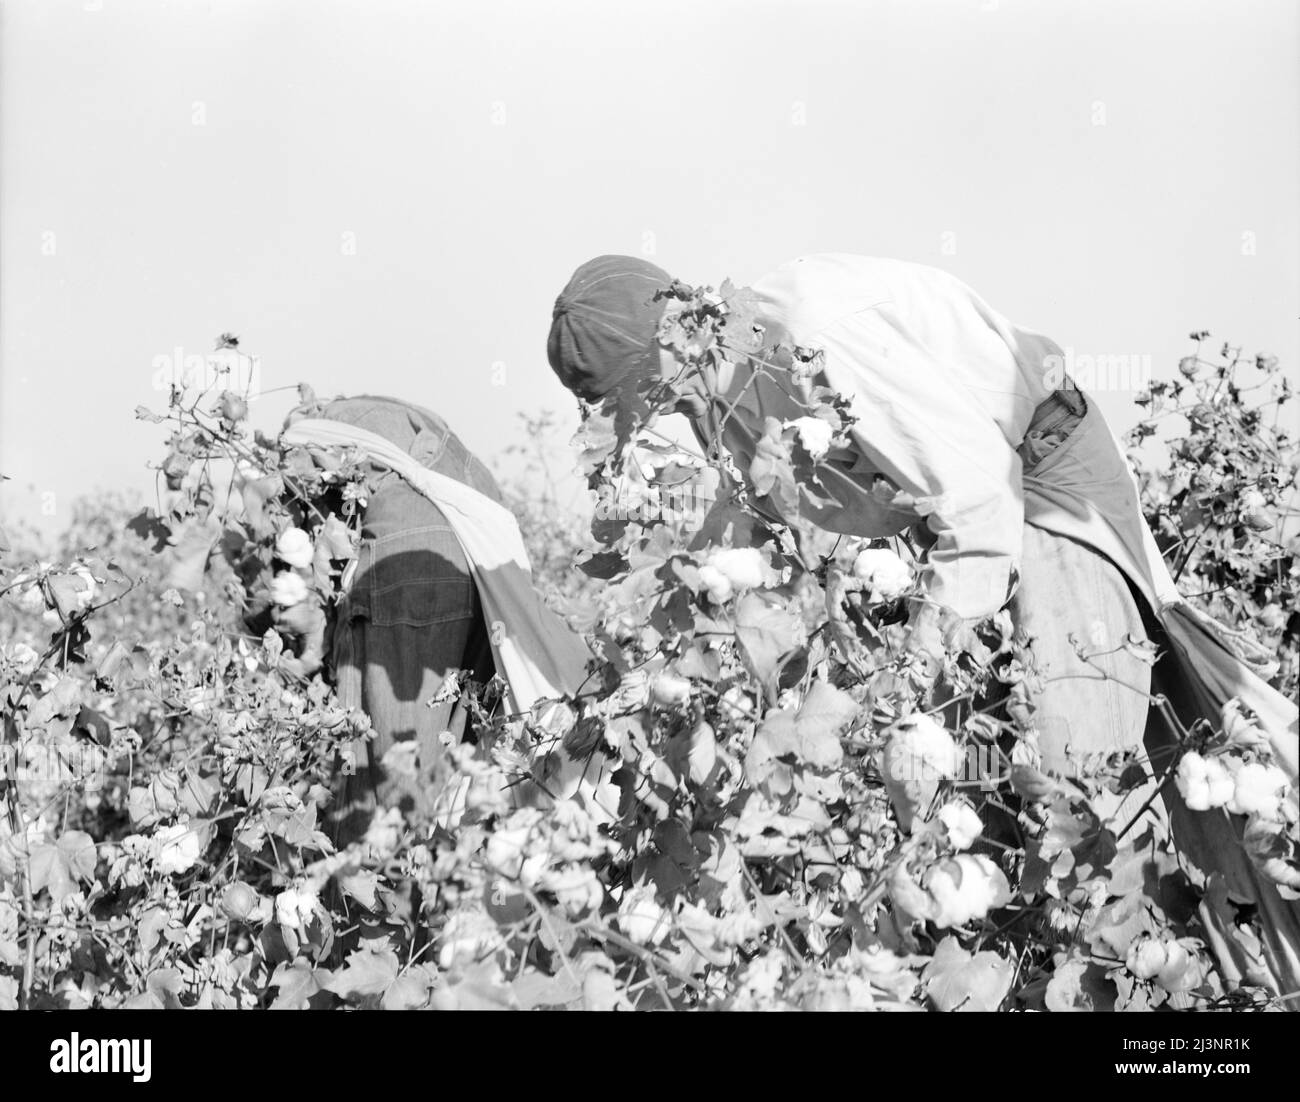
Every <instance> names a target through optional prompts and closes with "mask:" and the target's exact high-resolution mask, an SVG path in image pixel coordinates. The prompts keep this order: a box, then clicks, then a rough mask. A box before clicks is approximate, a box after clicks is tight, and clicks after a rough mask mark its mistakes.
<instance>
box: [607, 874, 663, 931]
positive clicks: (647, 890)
mask: <svg viewBox="0 0 1300 1102" xmlns="http://www.w3.org/2000/svg"><path fill="white" fill-rule="evenodd" d="M668 926H669V922H668V916H667V913H666V912H665V911H664V909H663V908H662V907H661V906H659V904H658V902H657V901H656V900H655V890H654V887H653V886H652V885H649V884H642V885H638V886H637V887H634V888H628V889H627V891H625V892H624V893H623V898H622V900H621V901H620V902H619V905H618V928H619V929H620V930H622V931H623V933H624V934H625V935H626V936H627V939H628V940H629V941H634V942H636V944H637V945H657V944H659V942H661V941H663V939H664V936H665V935H666V934H667V933H668Z"/></svg>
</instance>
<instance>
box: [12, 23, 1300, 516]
mask: <svg viewBox="0 0 1300 1102" xmlns="http://www.w3.org/2000/svg"><path fill="white" fill-rule="evenodd" d="M1298 55H1300V5H1297V4H1296V3H1295V2H1294V0H1054V2H1045V0H1037V2H1029V0H942V2H940V0H931V2H922V0H915V2H891V0H876V2H867V0H858V2H854V3H837V2H829V0H801V2H798V3H795V2H793V0H785V2H779V3H778V2H771V0H745V2H743V3H741V2H738V0H654V2H642V0H636V2H623V0H599V2H596V0H591V2H587V0H583V2H578V0H546V2H545V3H537V2H525V0H474V2H472V3H470V2H463V3H457V4H451V3H443V2H426V3H415V2H413V0H406V2H400V3H398V2H393V0H302V2H299V0H257V2H244V0H221V2H206V3H204V2H197V0H195V2H186V3H181V2H175V0H173V2H166V0H66V2H65V0H8V2H5V3H3V4H2V5H0V472H3V473H4V474H6V475H8V476H9V478H10V481H8V482H5V483H3V484H2V485H0V519H3V520H5V521H14V520H21V521H26V522H28V523H30V524H32V525H35V526H36V527H38V528H41V529H43V530H46V531H51V530H53V529H56V528H58V527H60V526H61V525H62V524H63V523H65V522H66V520H67V518H68V516H69V507H70V505H71V503H72V501H73V500H74V499H75V498H76V497H77V496H78V495H82V494H88V493H94V492H100V491H105V490H127V491H131V492H138V493H140V494H142V495H147V496H149V497H152V493H153V486H154V474H153V472H152V471H151V470H150V469H149V464H150V463H154V464H156V463H158V462H160V461H161V458H162V454H163V448H162V437H163V433H162V430H160V429H159V428H158V427H157V426H151V425H147V424H145V423H143V422H140V421H137V420H135V418H134V416H133V412H132V411H133V410H134V408H135V407H136V406H137V405H139V404H145V405H151V406H153V407H154V408H161V407H162V405H164V404H165V401H166V393H165V391H163V390H159V389H158V380H159V378H160V370H159V369H160V365H163V366H165V365H167V364H169V363H171V362H173V361H175V360H177V359H180V360H182V361H183V359H184V357H185V356H191V355H196V354H200V355H201V354H204V353H207V352H209V351H211V350H212V348H213V340H214V338H215V337H216V336H217V334H219V333H222V332H232V333H235V334H237V335H238V336H239V338H240V342H241V348H243V349H246V350H248V351H250V352H252V353H255V354H256V355H257V356H258V357H259V364H260V386H261V388H262V389H263V390H264V391H275V392H274V393H267V394H266V395H265V396H264V397H262V398H261V399H260V400H259V401H257V402H256V403H254V407H253V419H254V423H255V424H257V425H259V426H260V427H262V428H264V429H267V430H273V429H274V428H276V427H278V425H279V424H280V422H281V420H282V418H283V416H284V413H285V412H286V411H287V409H288V408H289V407H290V406H291V405H292V404H293V399H292V392H291V391H279V390H276V388H280V387H292V386H293V385H294V384H296V383H298V382H299V381H307V382H309V383H311V384H312V385H313V386H314V388H315V389H316V391H317V393H319V394H322V395H334V394H340V393H352V394H355V393H379V394H391V395H395V396H397V397H402V398H407V399H410V400H411V401H414V402H416V403H418V404H421V405H425V406H428V407H430V408H432V409H434V410H437V411H438V412H439V413H441V414H442V415H443V416H444V417H446V418H447V420H448V421H449V422H450V423H451V425H452V427H453V428H454V429H455V430H456V431H457V432H458V434H459V435H460V436H461V437H462V439H464V441H465V442H466V443H467V444H468V445H469V446H470V447H471V448H472V449H474V450H475V451H476V452H478V453H479V454H480V455H481V456H483V457H484V458H485V459H488V460H492V459H493V457H499V458H501V453H502V451H503V449H504V448H505V447H506V446H507V445H508V444H510V443H511V442H512V441H513V440H516V439H517V438H518V435H519V429H518V415H519V414H521V413H532V414H535V413H537V412H539V411H541V410H550V411H552V412H554V413H555V414H556V415H557V420H558V421H559V424H560V439H561V440H563V439H567V437H568V435H569V434H570V433H571V431H572V429H573V428H574V427H576V423H577V416H576V410H575V407H574V403H573V400H572V399H571V398H570V397H569V395H568V394H567V392H565V391H564V390H563V389H562V388H561V386H560V385H559V383H558V382H557V381H556V380H555V379H554V377H553V376H552V374H551V372H550V370H549V368H548V366H547V363H546V355H545V339H546V332H547V328H548V325H549V320H550V311H551V307H552V304H553V302H554V299H555V296H556V294H557V293H558V292H559V290H560V289H561V287H562V286H563V284H564V283H565V281H566V280H567V279H568V277H569V275H570V274H571V272H572V271H573V269H574V268H575V267H576V266H577V265H578V264H580V263H581V262H582V261H584V260H586V259H587V258H589V257H591V256H593V255H597V254H600V253H608V252H619V253H629V254H635V255H642V256H646V257H647V258H649V259H651V260H653V261H654V262H655V263H657V264H659V265H661V266H662V267H664V268H667V269H668V270H669V271H671V272H672V273H673V274H675V275H677V276H679V277H680V278H683V279H686V280H688V281H689V282H694V283H711V284H714V285H716V284H718V283H720V282H721V281H722V279H723V278H726V277H730V278H732V279H733V280H734V281H736V282H737V283H741V284H743V283H746V282H750V281H752V280H754V279H756V278H758V277H759V276H760V275H762V274H763V273H764V272H765V271H767V270H769V269H771V268H774V267H776V266H777V265H778V264H780V263H782V262H784V261H786V260H788V259H790V258H792V257H795V256H799V255H803V254H807V253H814V252H823V251H833V252H858V253H866V254H873V255H879V256H893V257H898V258H901V259H905V260H912V261H918V262H921V263H926V264H933V265H936V266H939V267H943V268H946V269H948V270H950V271H952V272H953V273H955V274H956V275H958V276H959V277H960V278H962V279H963V280H965V281H966V282H968V283H969V284H971V285H972V286H973V287H975V288H976V290H978V291H979V292H980V294H981V295H982V296H983V297H984V298H985V299H986V300H988V301H989V302H990V303H991V304H992V305H993V306H994V307H995V308H996V309H997V310H999V311H1000V312H1001V313H1003V314H1004V315H1006V316H1007V317H1009V318H1011V319H1012V320H1013V321H1015V322H1016V323H1017V324H1020V325H1023V326H1027V327H1029V328H1032V329H1036V330H1039V331H1041V332H1045V333H1047V334H1048V335H1050V336H1051V337H1053V338H1054V339H1055V340H1056V341H1057V342H1058V343H1059V344H1060V345H1062V346H1063V347H1065V348H1067V349H1069V350H1073V352H1074V353H1076V354H1079V355H1128V356H1132V357H1134V358H1135V361H1134V362H1141V357H1150V360H1149V363H1150V366H1151V370H1152V372H1153V373H1154V375H1155V376H1156V377H1163V376H1167V375H1170V374H1172V372H1173V370H1174V367H1175V365H1176V363H1177V360H1178V358H1179V357H1180V356H1182V355H1184V354H1186V352H1187V351H1189V348H1190V346H1189V343H1188V341H1187V334H1188V332H1190V331H1191V330H1193V329H1208V330H1210V331H1211V332H1212V333H1214V334H1215V335H1216V337H1223V338H1229V339H1231V340H1233V341H1234V342H1239V343H1242V344H1244V345H1245V346H1246V349H1247V351H1248V352H1256V351H1259V352H1267V353H1271V354H1275V355H1277V356H1279V357H1280V358H1281V360H1282V363H1283V365H1284V367H1285V368H1286V369H1287V370H1290V371H1294V370H1295V365H1296V362H1297V353H1300V336H1298V333H1297V325H1296V319H1297V317H1298V316H1300V309H1298V307H1300V204H1298V203H1297V196H1300V179H1298V176H1300V165H1298V154H1300V141H1298V140H1297V139H1298V138H1300V94H1298V93H1300V57H1298ZM178 350H179V351H178ZM1096 396H1097V398H1098V401H1099V404H1100V405H1101V407H1102V409H1103V410H1104V411H1105V413H1106V414H1107V416H1108V417H1109V418H1110V420H1111V422H1112V424H1113V425H1114V426H1115V427H1116V428H1117V429H1122V428H1124V427H1126V426H1127V425H1128V424H1131V423H1132V422H1133V421H1134V420H1135V418H1136V412H1137V411H1136V409H1135V407H1133V405H1132V402H1131V397H1132V394H1131V392H1130V391H1123V390H1115V391H1107V392H1105V393H1100V394H1097V395H1096ZM502 461H503V462H504V463H505V469H506V470H507V471H508V470H509V469H510V464H511V463H512V462H515V463H517V462H518V460H512V459H511V458H509V457H503V458H502ZM575 481H576V480H575Z"/></svg>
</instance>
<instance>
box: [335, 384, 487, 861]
mask: <svg viewBox="0 0 1300 1102" xmlns="http://www.w3.org/2000/svg"><path fill="white" fill-rule="evenodd" d="M325 415H326V416H327V417H331V418H333V419H335V420H341V421H346V422H348V423H351V424H356V425H359V426H360V427H362V428H365V429H367V430H369V431H371V432H375V433H378V434H379V435H382V436H384V437H386V438H387V439H390V440H392V441H393V442H394V443H397V444H399V445H400V446H402V447H404V448H406V449H407V450H408V451H410V452H411V454H413V455H417V456H418V457H419V458H420V460H421V462H422V463H424V464H425V465H426V466H428V467H430V468H431V469H434V470H439V471H440V472H441V473H445V474H448V475H450V476H451V477H454V478H457V479H458V480H460V481H463V482H466V483H467V484H469V485H472V486H474V487H475V488H476V489H479V490H480V492H483V493H487V494H488V495H489V496H492V497H494V498H499V491H498V490H497V488H496V484H495V482H494V481H492V478H491V476H490V475H489V474H488V473H487V471H486V469H485V468H483V466H482V464H481V463H479V461H478V460H477V459H475V458H474V457H473V456H472V455H471V454H470V453H469V452H468V451H467V450H466V449H465V448H464V446H463V445H462V444H461V443H460V441H459V440H457V439H456V437H455V436H454V435H452V434H451V433H450V431H449V430H448V429H447V428H446V426H445V424H443V423H442V422H441V421H440V420H439V419H437V418H436V417H435V416H434V415H433V414H430V413H428V412H427V411H425V410H421V409H419V408H418V407H413V406H409V405H407V404H406V403H400V402H396V401H393V400H392V399H382V398H357V399H347V400H341V401H339V402H335V403H332V404H331V405H330V406H328V407H327V408H326V410H325ZM369 483H370V494H369V499H368V501H367V504H366V510H365V514H364V517H363V523H362V531H361V542H360V546H359V549H358V555H357V561H356V566H355V568H354V573H353V576H352V580H351V584H350V585H349V586H348V591H347V595H346V597H345V598H344V600H343V601H342V603H341V604H340V607H339V612H338V616H337V618H336V623H335V625H334V636H333V645H332V657H333V661H332V665H333V669H334V677H335V684H336V688H337V691H338V694H339V698H340V700H341V701H342V702H343V703H344V704H348V705H355V706H359V707H361V708H362V709H364V711H365V712H366V714H367V715H368V716H369V717H370V722H371V727H372V728H373V730H374V737H373V739H372V740H371V741H370V742H369V743H368V744H358V746H357V747H356V748H355V749H354V759H355V760H354V763H353V764H352V766H351V767H350V772H348V773H347V774H345V776H344V777H343V778H342V783H341V785H340V792H339V794H338V802H337V803H336V806H335V811H334V820H335V825H336V840H337V841H339V842H341V843H343V844H346V842H347V841H350V840H352V839H353V838H355V837H357V836H358V835H359V834H360V833H362V832H363V831H364V829H365V826H366V825H367V823H368V822H369V820H370V818H371V816H372V815H373V813H374V811H375V810H376V809H377V808H383V807H399V808H401V809H402V810H404V811H408V812H409V811H420V810H423V811H427V810H428V809H429V808H430V807H431V806H432V803H433V800H434V799H435V798H436V796H437V793H438V790H439V789H440V787H441V781H442V779H443V776H444V774H445V772H446V764H445V759H446V747H447V746H448V745H450V744H452V743H454V742H458V741H460V740H461V738H463V737H464V735H465V733H466V728H467V723H468V714H467V712H466V710H465V709H464V708H463V707H462V706H461V705H460V703H459V700H458V697H453V698H452V699H450V700H446V701H442V702H438V703H434V702H433V699H434V697H436V696H437V695H438V691H439V689H441V688H442V687H443V684H444V682H445V680H446V678H447V676H448V675H449V674H450V673H452V672H453V671H455V670H461V669H464V670H469V671H471V672H472V675H473V677H474V678H475V679H476V680H480V681H486V680H487V679H489V678H490V677H491V676H492V673H493V664H492V652H491V646H490V643H489V639H488V634H487V627H486V624H485V623H484V619H483V613H482V609H481V607H480V605H479V598H478V591H477V588H476V586H475V583H474V579H473V576H472V574H471V572H470V564H469V562H468V560H467V559H466V557H465V553H464V551H463V550H462V549H461V546H460V543H459V541H458V540H457V539H456V535H455V533H454V532H453V530H452V528H451V526H450V525H449V524H448V522H447V518H446V517H445V516H444V515H443V513H442V511H441V510H440V509H438V507H437V506H436V505H434V504H433V502H431V501H430V500H429V499H428V498H426V497H425V496H424V495H423V494H421V493H419V492H418V491H416V490H415V489H413V488H412V487H411V486H410V485H408V484H407V483H406V482H405V481H403V480H402V479H401V478H400V477H399V476H397V475H395V474H393V473H392V472H389V471H379V470H376V471H372V472H371V477H370V479H369Z"/></svg>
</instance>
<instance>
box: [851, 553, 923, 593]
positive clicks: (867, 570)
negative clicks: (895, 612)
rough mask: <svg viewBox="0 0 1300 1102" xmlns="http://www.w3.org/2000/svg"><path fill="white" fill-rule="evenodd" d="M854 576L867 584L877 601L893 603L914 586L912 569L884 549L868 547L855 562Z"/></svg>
mask: <svg viewBox="0 0 1300 1102" xmlns="http://www.w3.org/2000/svg"><path fill="white" fill-rule="evenodd" d="M853 576H854V577H855V578H857V579H858V580H859V581H861V582H863V583H865V584H866V586H867V587H868V588H869V589H870V590H871V597H872V599H873V600H877V601H892V600H894V599H895V598H896V597H900V596H902V594H903V593H904V592H906V590H907V588H908V587H909V586H910V585H911V584H912V568H911V567H910V566H908V565H907V563H905V562H904V561H903V560H902V559H901V558H899V557H898V556H897V555H895V554H894V552H892V551H890V550H888V549H887V548H884V547H868V548H866V549H865V550H862V551H859V552H858V557H857V558H856V559H854V560H853Z"/></svg>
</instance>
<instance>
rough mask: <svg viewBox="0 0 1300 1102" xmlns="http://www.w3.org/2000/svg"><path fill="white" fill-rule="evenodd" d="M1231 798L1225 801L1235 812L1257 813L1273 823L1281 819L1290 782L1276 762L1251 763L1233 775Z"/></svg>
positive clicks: (1241, 767) (1244, 813) (1242, 813)
mask: <svg viewBox="0 0 1300 1102" xmlns="http://www.w3.org/2000/svg"><path fill="white" fill-rule="evenodd" d="M1231 780H1232V784H1233V791H1232V797H1231V799H1229V800H1226V801H1225V803H1226V805H1227V808H1228V810H1229V811H1231V812H1232V813H1233V814H1234V815H1258V816H1259V817H1260V818H1261V819H1268V820H1270V821H1272V822H1281V820H1282V797H1283V795H1284V794H1285V792H1286V788H1287V785H1288V784H1289V783H1290V782H1289V781H1288V779H1287V775H1286V774H1285V773H1284V772H1282V770H1281V769H1279V768H1278V767H1277V766H1276V765H1264V764H1263V763H1262V762H1249V763H1247V764H1245V765H1242V766H1240V767H1239V768H1238V769H1237V770H1236V772H1235V773H1234V774H1233V776H1232V778H1231Z"/></svg>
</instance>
